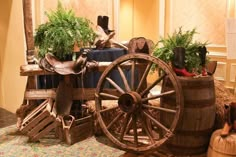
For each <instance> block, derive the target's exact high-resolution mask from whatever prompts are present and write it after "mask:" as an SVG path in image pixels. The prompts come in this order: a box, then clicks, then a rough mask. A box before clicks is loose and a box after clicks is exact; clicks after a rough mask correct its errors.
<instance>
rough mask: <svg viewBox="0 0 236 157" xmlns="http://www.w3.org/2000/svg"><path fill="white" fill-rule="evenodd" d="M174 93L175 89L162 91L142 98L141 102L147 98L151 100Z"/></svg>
mask: <svg viewBox="0 0 236 157" xmlns="http://www.w3.org/2000/svg"><path fill="white" fill-rule="evenodd" d="M174 93H175V90H171V91H167V92H163V93H161V94H158V95H153V96H149V97H147V98H143V99H142V102H145V101H147V100H153V99H157V98H161V97H163V96H168V95H171V94H174Z"/></svg>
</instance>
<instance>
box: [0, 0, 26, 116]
mask: <svg viewBox="0 0 236 157" xmlns="http://www.w3.org/2000/svg"><path fill="white" fill-rule="evenodd" d="M22 18H23V17H22V1H20V0H7V1H0V34H1V35H0V41H1V42H0V107H2V108H5V109H7V110H9V111H11V112H15V111H16V109H17V108H18V107H19V106H20V105H21V102H22V100H23V93H24V89H25V84H26V78H24V77H21V76H20V75H19V67H20V65H22V64H24V63H25V56H24V53H25V48H24V33H23V20H22Z"/></svg>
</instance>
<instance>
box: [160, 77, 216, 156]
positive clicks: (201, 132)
mask: <svg viewBox="0 0 236 157" xmlns="http://www.w3.org/2000/svg"><path fill="white" fill-rule="evenodd" d="M178 79H179V81H180V83H181V86H182V91H183V95H184V110H183V116H182V119H180V121H179V124H178V126H177V128H176V131H175V135H174V136H173V137H172V138H171V139H170V140H169V141H168V142H167V143H166V146H167V148H168V149H169V150H170V151H171V152H172V153H173V154H175V155H196V154H202V153H206V152H207V148H208V144H209V140H210V137H211V133H212V132H213V127H214V121H215V112H216V107H215V87H214V79H213V77H210V76H209V77H199V78H189V77H178ZM172 88H173V87H172V84H171V82H170V81H169V80H168V79H165V80H164V81H163V87H162V90H163V91H168V90H171V89H172ZM161 106H163V107H168V108H173V107H174V106H175V98H174V97H172V96H166V97H162V98H161ZM172 119H173V115H172V114H170V113H162V114H161V122H162V123H163V124H164V125H166V126H169V124H170V122H171V121H172Z"/></svg>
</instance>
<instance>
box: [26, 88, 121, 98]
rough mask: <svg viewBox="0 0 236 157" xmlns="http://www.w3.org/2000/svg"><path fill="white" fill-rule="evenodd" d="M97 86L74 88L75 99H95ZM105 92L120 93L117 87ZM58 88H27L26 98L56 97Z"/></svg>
mask: <svg viewBox="0 0 236 157" xmlns="http://www.w3.org/2000/svg"><path fill="white" fill-rule="evenodd" d="M95 91H96V89H95V88H74V89H73V100H94V99H95ZM104 92H106V93H110V94H113V95H118V94H119V92H118V91H117V90H115V89H104ZM55 97H56V89H55V88H54V89H27V90H26V91H25V96H24V99H26V100H37V99H48V98H52V99H55Z"/></svg>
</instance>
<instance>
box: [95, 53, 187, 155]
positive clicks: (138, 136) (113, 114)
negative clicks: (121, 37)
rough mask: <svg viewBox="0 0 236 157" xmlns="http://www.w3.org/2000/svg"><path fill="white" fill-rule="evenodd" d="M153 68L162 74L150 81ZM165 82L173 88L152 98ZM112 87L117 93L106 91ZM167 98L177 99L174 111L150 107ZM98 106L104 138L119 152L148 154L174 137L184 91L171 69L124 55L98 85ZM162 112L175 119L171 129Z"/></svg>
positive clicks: (148, 58)
mask: <svg viewBox="0 0 236 157" xmlns="http://www.w3.org/2000/svg"><path fill="white" fill-rule="evenodd" d="M153 66H156V67H158V69H159V70H160V71H161V73H158V74H155V77H156V78H155V79H154V80H151V81H150V80H149V81H147V80H148V74H149V73H150V72H151V71H152V70H151V68H152V67H153ZM114 73H115V76H116V77H117V76H119V79H118V81H117V78H112V75H114ZM166 78H168V80H169V82H170V83H172V86H173V88H172V89H170V90H167V91H163V90H160V91H159V93H158V94H155V93H154V94H153V93H152V90H153V89H154V88H155V87H156V86H160V87H161V86H163V85H162V84H163V82H165V81H164V79H166ZM110 87H111V88H112V89H113V91H115V92H111V91H110V90H108V89H107V88H110ZM168 96H170V97H171V98H174V99H175V103H176V104H175V105H174V107H172V108H167V107H163V106H160V104H159V105H158V104H157V105H151V104H150V103H149V102H150V101H152V100H156V101H157V102H159V103H160V101H161V99H162V98H163V97H165V98H168ZM106 100H113V102H114V104H112V105H110V104H109V106H105V105H104V104H105V103H104V102H105V101H106ZM95 102H96V115H97V120H98V122H99V124H100V127H101V129H102V130H103V132H104V133H105V135H106V136H107V137H108V138H109V139H110V140H111V141H112V142H113V143H114V144H115V145H116V146H118V147H119V148H120V149H122V150H126V151H131V152H145V151H149V150H153V149H156V148H158V147H159V146H161V145H162V144H164V143H165V142H166V141H167V140H168V139H169V138H171V137H172V136H173V134H174V131H175V129H176V127H177V124H178V122H179V120H180V119H181V117H182V112H183V111H182V110H183V96H182V88H181V86H180V83H179V81H178V79H177V77H176V75H175V73H174V72H173V71H172V69H171V67H170V66H169V65H167V64H166V63H165V62H163V61H162V60H160V59H158V58H155V57H153V56H150V55H147V54H141V53H137V54H127V55H124V56H122V57H120V58H118V59H116V60H115V61H113V62H112V63H111V64H110V65H109V66H108V67H107V68H106V70H105V71H104V72H103V73H102V75H101V77H100V79H99V81H98V84H97V89H96V92H95ZM172 106H173V105H172ZM162 112H164V113H167V114H171V115H172V119H171V123H170V125H169V126H165V125H166V124H162V122H161V121H160V116H162V114H161V113H162Z"/></svg>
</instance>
